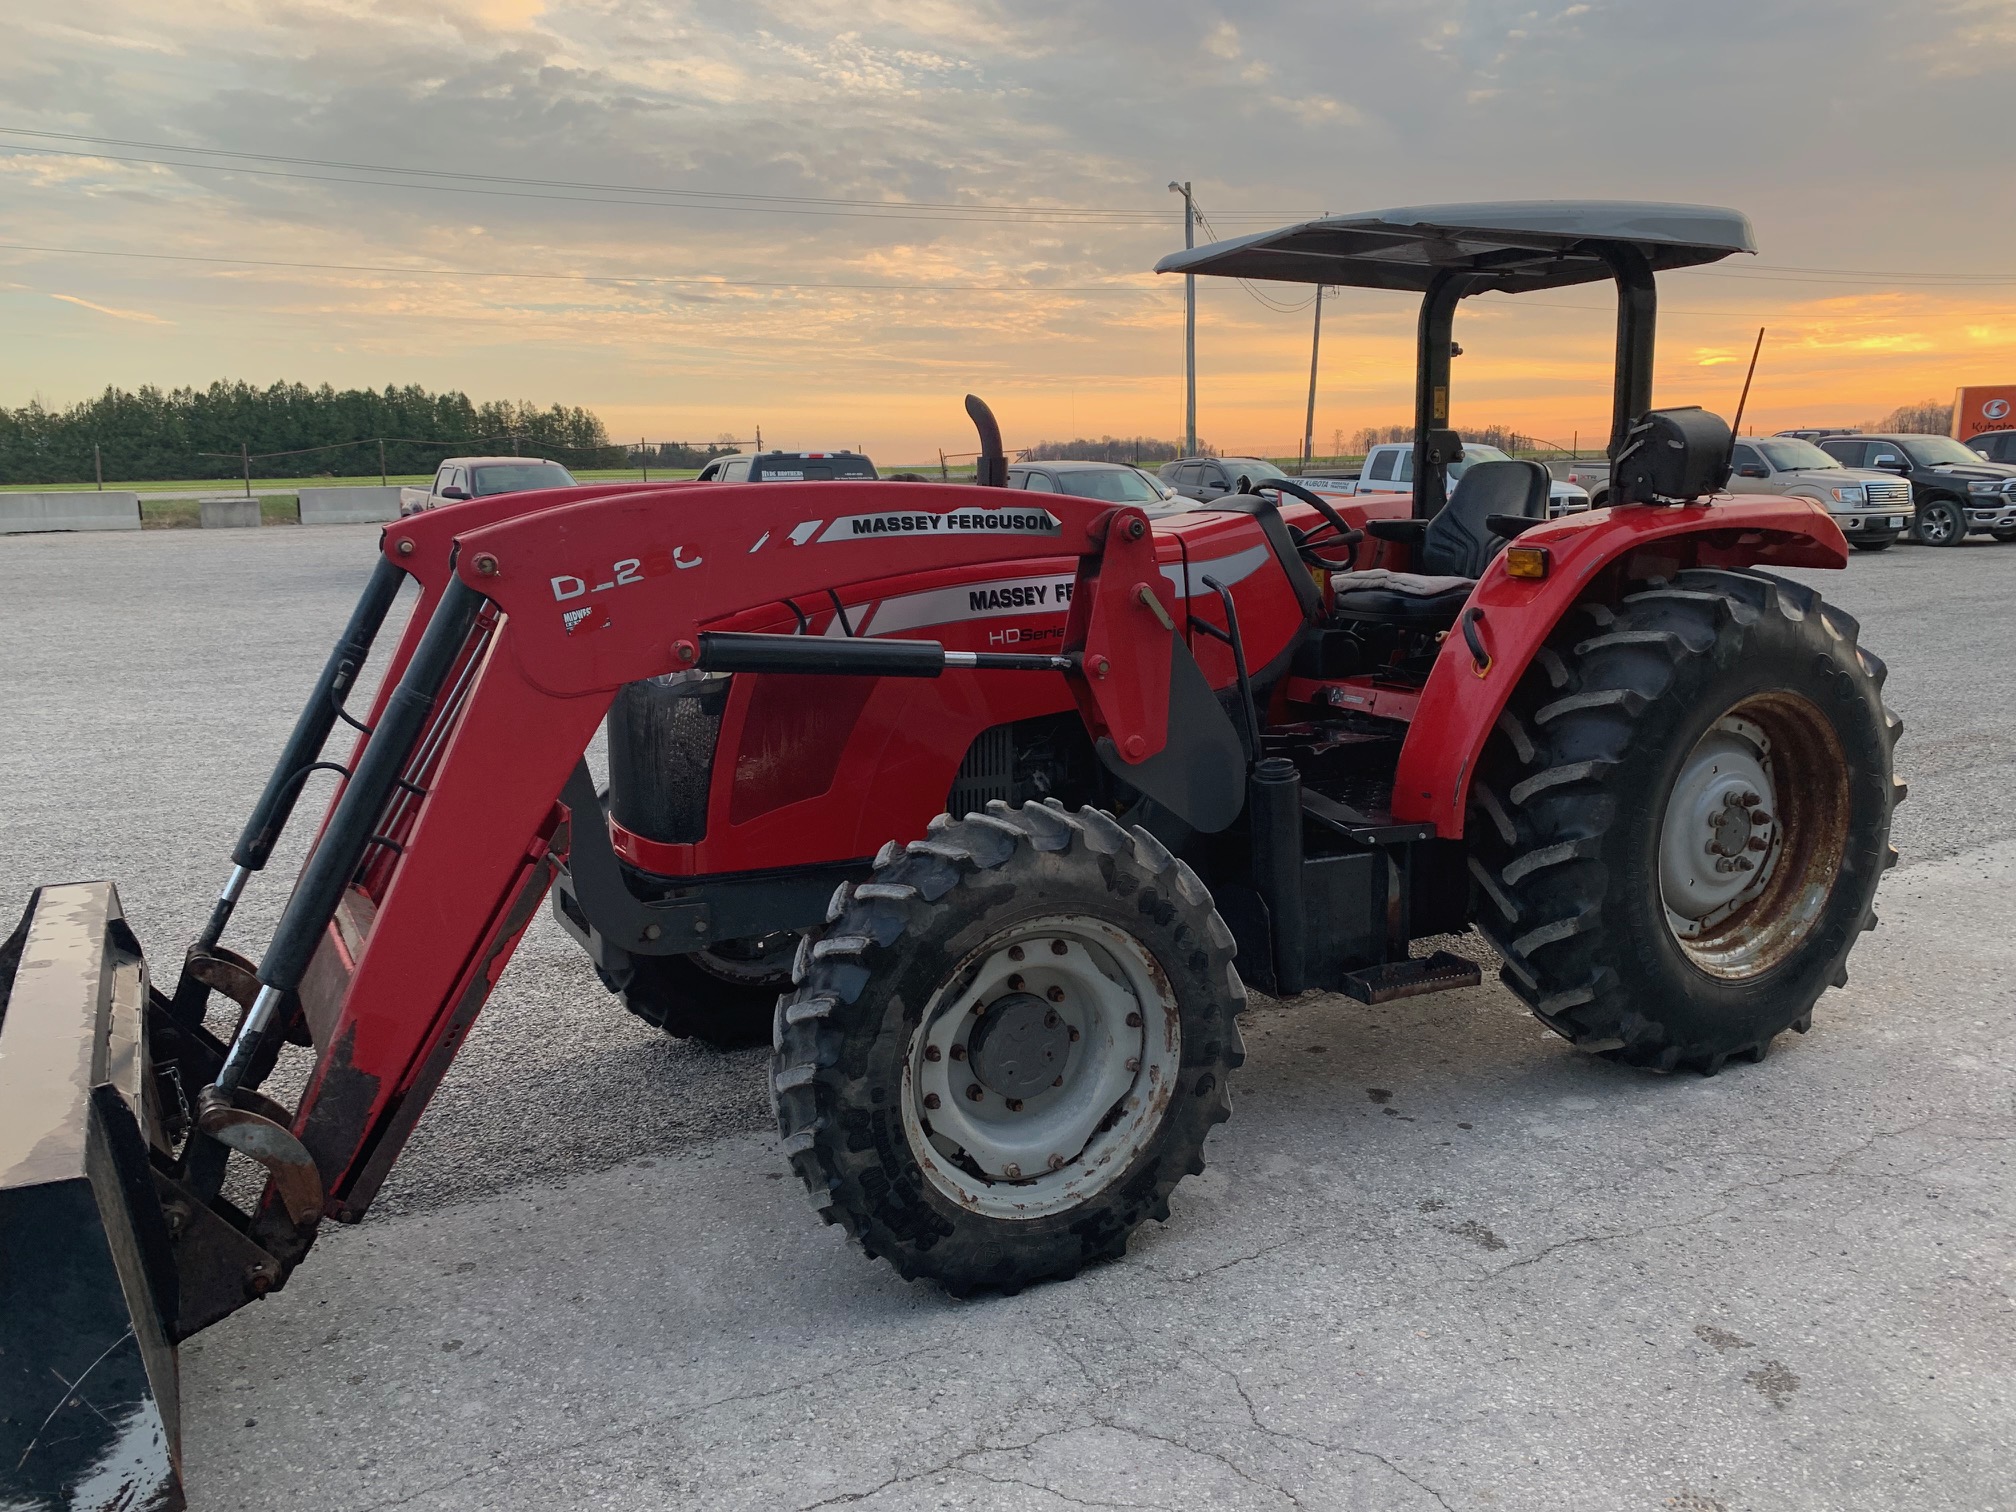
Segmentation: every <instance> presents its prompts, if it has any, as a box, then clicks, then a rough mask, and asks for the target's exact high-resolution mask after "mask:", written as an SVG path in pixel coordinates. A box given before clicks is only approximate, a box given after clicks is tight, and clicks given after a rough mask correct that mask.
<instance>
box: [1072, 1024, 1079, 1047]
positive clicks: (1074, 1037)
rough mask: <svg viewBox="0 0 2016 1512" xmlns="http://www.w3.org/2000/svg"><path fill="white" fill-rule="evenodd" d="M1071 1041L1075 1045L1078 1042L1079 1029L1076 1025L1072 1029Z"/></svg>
mask: <svg viewBox="0 0 2016 1512" xmlns="http://www.w3.org/2000/svg"><path fill="white" fill-rule="evenodd" d="M1071 1043H1072V1044H1074V1045H1075V1044H1077V1043H1078V1030H1077V1028H1076V1027H1075V1026H1074V1027H1073V1028H1072V1030H1071Z"/></svg>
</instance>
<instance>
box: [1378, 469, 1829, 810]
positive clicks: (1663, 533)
mask: <svg viewBox="0 0 2016 1512" xmlns="http://www.w3.org/2000/svg"><path fill="white" fill-rule="evenodd" d="M1519 545H1521V546H1544V547H1546V548H1547V553H1548V558H1549V561H1548V571H1547V576H1546V577H1544V578H1538V579H1534V578H1514V577H1510V576H1508V575H1507V574H1506V571H1505V558H1504V556H1503V554H1502V553H1501V554H1500V555H1499V556H1498V557H1497V558H1496V559H1494V560H1493V562H1492V563H1491V565H1490V566H1489V567H1488V568H1486V569H1485V572H1484V575H1483V576H1482V577H1481V578H1479V579H1478V580H1477V586H1476V587H1475V588H1474V589H1472V590H1471V593H1470V598H1469V600H1468V602H1467V603H1466V604H1465V605H1464V606H1463V613H1462V615H1461V616H1460V617H1459V618H1458V621H1457V628H1456V629H1455V630H1452V631H1450V632H1449V635H1448V637H1447V639H1445V640H1444V641H1443V643H1442V651H1441V654H1440V655H1439V656H1438V657H1437V658H1436V661H1435V666H1434V669H1433V670H1432V671H1431V672H1430V673H1429V675H1428V682H1427V685H1426V686H1425V687H1424V688H1423V689H1422V692H1421V703H1420V705H1419V707H1418V709H1417V710H1416V712H1415V716H1414V719H1413V722H1412V724H1411V725H1410V726H1409V728H1408V731H1407V740H1406V743H1405V744H1404V745H1403V746H1402V747H1401V750H1400V765H1399V768H1398V769H1397V771H1396V772H1395V773H1394V779H1393V817H1394V819H1395V820H1398V821H1400V822H1403V823H1416V824H1418V823H1424V822H1425V823H1428V824H1432V825H1434V826H1435V833H1436V834H1437V835H1440V836H1443V837H1445V838H1451V839H1453V838H1456V837H1458V836H1460V835H1461V834H1462V833H1463V818H1464V812H1465V810H1466V808H1467V807H1468V804H1469V799H1470V783H1471V780H1472V779H1473V778H1474V777H1475V776H1476V771H1477V760H1478V758H1479V757H1480V756H1481V755H1482V754H1483V751H1484V742H1485V741H1486V739H1488V738H1489V736H1490V734H1491V730H1492V727H1493V726H1494V725H1495V724H1496V723H1497V722H1498V717H1499V715H1501V714H1502V713H1504V711H1505V704H1506V701H1507V700H1508V699H1509V698H1510V697H1511V696H1512V689H1513V688H1514V687H1516V686H1517V685H1518V682H1519V679H1520V678H1522V677H1524V676H1525V675H1526V669H1527V668H1528V667H1529V666H1530V665H1531V664H1532V662H1533V658H1534V656H1535V655H1536V654H1537V653H1538V652H1539V650H1540V647H1541V646H1542V645H1543V644H1544V643H1545V642H1546V640H1547V637H1548V636H1549V635H1551V634H1553V632H1554V627H1555V626H1556V625H1558V624H1559V623H1560V622H1561V619H1562V617H1563V616H1564V615H1566V614H1567V613H1568V611H1569V610H1570V609H1572V608H1573V607H1574V605H1575V603H1576V602H1577V601H1578V600H1580V599H1582V598H1584V597H1587V596H1588V595H1589V594H1590V592H1591V589H1592V587H1593V588H1600V589H1607V588H1608V587H1609V586H1610V585H1611V584H1612V583H1622V582H1634V581H1635V582H1642V581H1644V580H1646V579H1648V578H1654V577H1671V576H1673V575H1674V574H1675V573H1677V572H1680V571H1682V570H1684V569H1686V568H1689V567H1752V566H1770V567H1834V568H1840V567H1845V566H1847V565H1848V542H1847V539H1846V538H1845V537H1844V536H1843V535H1842V534H1841V527H1840V526H1838V525H1836V524H1835V523H1834V521H1833V520H1832V519H1831V518H1830V517H1829V516H1828V514H1827V511H1826V510H1824V509H1822V508H1821V507H1820V506H1819V505H1818V504H1816V503H1814V502H1813V501H1812V500H1810V499H1776V498H1771V499H1759V498H1748V499H1740V500H1739V499H1731V498H1728V497H1726V496H1725V497H1722V498H1719V499H1717V500H1715V501H1714V502H1712V503H1708V504H1695V505H1686V506H1681V507H1672V508H1655V507H1651V506H1646V505H1624V506H1621V507H1618V508H1615V509H1597V510H1591V511H1590V512H1589V513H1587V514H1577V515H1567V516H1564V517H1563V518H1561V519H1559V520H1554V521H1550V522H1549V523H1547V524H1545V525H1539V526H1535V527H1534V528H1533V529H1531V530H1529V531H1527V532H1526V533H1525V534H1524V535H1522V536H1520V537H1519ZM1479 611H1481V617H1480V616H1479V613H1478V612H1479ZM1466 621H1471V622H1473V624H1474V628H1475V630H1476V632H1477V635H1478V637H1479V638H1480V640H1481V641H1482V643H1483V646H1484V649H1485V651H1486V653H1487V654H1488V658H1489V660H1488V662H1487V664H1486V665H1485V666H1484V667H1483V668H1481V669H1480V668H1479V667H1478V666H1477V664H1476V660H1475V657H1474V656H1473V655H1472V653H1471V650H1470V646H1469V642H1468V640H1467V639H1466V637H1465V636H1464V634H1463V630H1462V627H1463V625H1464V623H1465V622H1466Z"/></svg>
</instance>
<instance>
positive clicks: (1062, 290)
mask: <svg viewBox="0 0 2016 1512" xmlns="http://www.w3.org/2000/svg"><path fill="white" fill-rule="evenodd" d="M0 252H42V253H49V254H52V255H55V256H60V257H120V258H132V259H136V260H139V261H143V262H180V263H198V264H212V265H219V266H224V267H241V268H288V269H295V270H299V271H302V272H311V273H387V274H394V275H397V276H401V277H409V276H410V277H426V278H509V279H527V280H533V281H536V282H551V283H588V284H666V285H673V286H677V287H683V288H696V289H779V290H806V291H815V292H816V291H830V292H833V293H843V294H845V293H855V294H877V293H886V294H913V293H925V294H1137V295H1138V294H1146V295H1154V296H1158V297H1159V296H1160V295H1162V294H1164V293H1169V294H1174V293H1175V292H1176V291H1177V288H1178V285H1176V284H1175V283H1173V282H1171V283H1167V284H1164V283H1152V284H1148V283H1143V284H1122V283H1110V284H1038V283H1029V284H979V283H975V284H898V283H889V284H855V283H794V282H789V281H786V280H782V279H760V278H674V277H665V276H661V275H657V274H648V273H522V272H511V271H508V270H505V269H498V268H414V267H400V266H398V265H396V264H391V263H328V262H290V261H284V260H282V259H279V258H266V257H211V256H202V255H199V254H196V253H178V252H120V251H113V250H111V249H109V248H104V247H51V246H41V245H37V244H34V243H29V242H0ZM1676 271H1687V270H1684V269H1681V270H1676ZM2011 281H2012V282H2016V280H2011ZM1238 282H1239V284H1240V285H1241V286H1242V287H1244V286H1245V285H1246V280H1244V279H1240V280H1238ZM1203 287H1204V288H1205V289H1206V290H1211V289H1216V288H1218V287H1219V286H1218V285H1214V284H1210V283H1206V284H1205V285H1203ZM1247 292H1248V293H1249V294H1251V293H1253V290H1251V289H1250V288H1248V289H1247ZM1254 297H1255V298H1256V299H1257V298H1259V296H1258V295H1257V294H1255V295H1254ZM1486 297H1488V296H1486ZM1502 297H1503V298H1505V299H1507V300H1510V301H1512V302H1513V303H1512V306H1511V307H1512V308H1515V309H1522V310H1523V309H1536V310H1539V309H1544V310H1586V311H1589V312H1591V313H1594V314H1609V313H1610V312H1611V310H1612V309H1613V306H1610V305H1586V304H1563V303H1560V302H1558V301H1554V300H1546V299H1536V298H1534V297H1533V296H1531V295H1527V294H1507V295H1504V296H1502ZM1260 302H1261V303H1262V304H1266V303H1267V301H1266V300H1264V299H1262V300H1261V301H1260ZM1493 303H1494V304H1495V303H1496V301H1495V300H1494V301H1493ZM1269 308H1272V309H1284V307H1283V306H1279V305H1270V306H1269ZM1288 308H1292V309H1307V308H1308V304H1307V302H1306V301H1305V302H1304V303H1303V304H1301V305H1299V306H1293V307H1288ZM1660 310H1661V313H1663V314H1667V315H1714V316H1732V317H1738V318H1742V319H1748V318H1750V317H1751V316H1753V315H1755V314H1756V313H1757V312H1756V310H1755V308H1751V309H1747V310H1710V309H1700V308H1695V307H1687V306H1677V305H1666V304H1662V305H1661V306H1660Z"/></svg>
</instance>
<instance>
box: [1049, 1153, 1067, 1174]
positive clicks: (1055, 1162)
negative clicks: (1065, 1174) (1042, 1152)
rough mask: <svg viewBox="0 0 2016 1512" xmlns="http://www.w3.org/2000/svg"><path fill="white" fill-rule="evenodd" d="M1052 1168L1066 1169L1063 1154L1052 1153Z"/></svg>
mask: <svg viewBox="0 0 2016 1512" xmlns="http://www.w3.org/2000/svg"><path fill="white" fill-rule="evenodd" d="M1050 1169H1051V1170H1053V1171H1061V1170H1063V1169H1064V1157H1063V1156H1062V1155H1052V1156H1051V1157H1050Z"/></svg>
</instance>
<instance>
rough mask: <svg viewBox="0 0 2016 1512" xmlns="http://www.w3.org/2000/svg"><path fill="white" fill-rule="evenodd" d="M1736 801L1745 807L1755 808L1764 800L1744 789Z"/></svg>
mask: <svg viewBox="0 0 2016 1512" xmlns="http://www.w3.org/2000/svg"><path fill="white" fill-rule="evenodd" d="M1736 801H1737V802H1738V803H1740V804H1742V805H1743V807H1745V808H1755V807H1757V805H1758V804H1760V803H1762V802H1763V801H1764V800H1763V798H1762V797H1760V796H1759V795H1758V794H1756V793H1753V792H1750V791H1749V790H1748V789H1745V790H1744V793H1743V796H1742V797H1741V798H1738V799H1737V800H1736Z"/></svg>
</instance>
